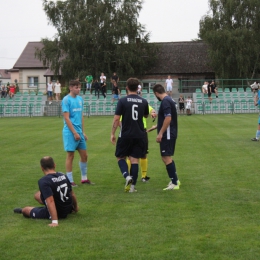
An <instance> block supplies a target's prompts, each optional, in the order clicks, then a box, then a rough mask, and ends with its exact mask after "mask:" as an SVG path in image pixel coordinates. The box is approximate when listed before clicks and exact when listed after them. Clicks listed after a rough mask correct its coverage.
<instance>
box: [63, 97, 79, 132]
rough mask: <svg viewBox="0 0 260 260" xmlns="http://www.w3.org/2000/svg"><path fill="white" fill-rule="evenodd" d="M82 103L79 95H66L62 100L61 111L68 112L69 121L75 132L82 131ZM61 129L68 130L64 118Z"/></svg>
mask: <svg viewBox="0 0 260 260" xmlns="http://www.w3.org/2000/svg"><path fill="white" fill-rule="evenodd" d="M83 104H84V103H83V99H82V97H81V96H76V97H72V96H71V95H67V96H65V97H64V98H63V100H62V112H63V113H66V112H67V113H69V114H70V116H69V117H70V121H71V123H72V125H73V127H74V128H75V130H76V131H77V133H82V111H83ZM63 130H67V131H70V129H69V127H68V126H67V123H66V121H65V120H64V128H63Z"/></svg>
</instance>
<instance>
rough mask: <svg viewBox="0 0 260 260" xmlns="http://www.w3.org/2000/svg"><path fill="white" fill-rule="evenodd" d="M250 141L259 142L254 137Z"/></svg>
mask: <svg viewBox="0 0 260 260" xmlns="http://www.w3.org/2000/svg"><path fill="white" fill-rule="evenodd" d="M251 141H259V139H257V138H255V137H254V138H252V139H251Z"/></svg>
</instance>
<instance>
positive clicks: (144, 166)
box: [140, 158, 148, 178]
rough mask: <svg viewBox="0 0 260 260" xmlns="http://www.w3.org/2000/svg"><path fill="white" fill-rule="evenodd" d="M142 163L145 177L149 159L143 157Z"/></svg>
mask: <svg viewBox="0 0 260 260" xmlns="http://www.w3.org/2000/svg"><path fill="white" fill-rule="evenodd" d="M140 164H141V170H142V178H145V177H146V176H147V167H148V159H147V158H141V159H140Z"/></svg>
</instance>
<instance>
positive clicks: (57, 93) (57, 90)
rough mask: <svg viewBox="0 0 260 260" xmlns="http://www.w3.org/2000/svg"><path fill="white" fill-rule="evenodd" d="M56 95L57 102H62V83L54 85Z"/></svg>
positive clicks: (57, 82)
mask: <svg viewBox="0 0 260 260" xmlns="http://www.w3.org/2000/svg"><path fill="white" fill-rule="evenodd" d="M54 93H55V98H56V100H57V101H59V100H60V93H61V86H60V82H59V81H58V80H57V81H56V83H55V84H54Z"/></svg>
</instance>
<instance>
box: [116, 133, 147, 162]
mask: <svg viewBox="0 0 260 260" xmlns="http://www.w3.org/2000/svg"><path fill="white" fill-rule="evenodd" d="M147 145H148V142H147V144H146V142H145V138H118V139H117V143H116V152H115V156H116V157H117V158H124V157H126V156H131V157H133V158H143V157H145V155H146V153H147Z"/></svg>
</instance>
